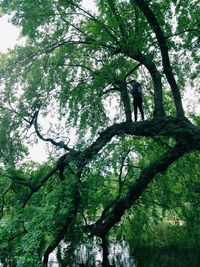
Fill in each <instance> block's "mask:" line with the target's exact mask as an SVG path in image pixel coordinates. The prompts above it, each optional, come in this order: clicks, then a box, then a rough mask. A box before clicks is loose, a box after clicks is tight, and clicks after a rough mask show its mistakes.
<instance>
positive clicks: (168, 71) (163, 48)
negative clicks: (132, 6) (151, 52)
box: [131, 0, 184, 116]
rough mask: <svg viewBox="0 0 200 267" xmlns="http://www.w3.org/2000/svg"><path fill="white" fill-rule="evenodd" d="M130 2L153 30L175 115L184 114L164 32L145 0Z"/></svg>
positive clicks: (132, 0)
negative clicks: (138, 9)
mask: <svg viewBox="0 0 200 267" xmlns="http://www.w3.org/2000/svg"><path fill="white" fill-rule="evenodd" d="M131 2H132V3H136V4H137V5H138V7H139V8H140V10H141V11H142V12H143V14H144V15H145V17H146V19H147V21H148V22H149V24H150V26H151V27H152V30H153V31H154V33H155V35H156V38H157V41H158V45H159V47H160V52H161V56H162V64H163V70H164V73H165V75H166V77H167V80H168V83H169V85H170V87H171V89H172V93H173V97H174V102H175V106H176V112H177V115H178V116H184V110H183V106H182V101H181V95H180V92H179V88H178V85H177V83H176V80H175V78H174V75H173V72H172V67H171V64H170V60H169V54H168V45H167V42H166V39H165V37H164V34H163V32H162V29H161V27H160V25H159V23H158V21H157V19H156V17H155V15H154V13H153V12H152V10H151V9H150V8H149V6H148V5H147V3H146V1H144V0H131Z"/></svg>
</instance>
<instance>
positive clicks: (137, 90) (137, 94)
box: [131, 80, 144, 121]
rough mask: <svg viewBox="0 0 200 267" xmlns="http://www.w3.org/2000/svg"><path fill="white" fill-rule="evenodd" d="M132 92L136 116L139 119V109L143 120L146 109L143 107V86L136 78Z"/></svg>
mask: <svg viewBox="0 0 200 267" xmlns="http://www.w3.org/2000/svg"><path fill="white" fill-rule="evenodd" d="M131 94H132V96H133V107H134V117H135V121H137V114H138V113H137V111H138V109H139V111H140V114H141V117H142V120H144V111H143V107H142V102H143V101H142V87H141V84H140V83H138V82H137V81H136V80H133V81H132V83H131Z"/></svg>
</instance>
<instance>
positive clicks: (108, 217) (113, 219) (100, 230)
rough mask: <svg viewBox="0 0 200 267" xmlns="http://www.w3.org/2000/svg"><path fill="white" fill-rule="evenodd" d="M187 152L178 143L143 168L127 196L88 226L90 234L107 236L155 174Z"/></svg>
mask: <svg viewBox="0 0 200 267" xmlns="http://www.w3.org/2000/svg"><path fill="white" fill-rule="evenodd" d="M186 152H187V149H185V148H184V147H183V146H182V145H181V144H177V145H176V146H174V147H173V148H172V149H171V150H170V151H168V152H167V153H166V154H165V155H163V156H162V157H161V158H160V159H158V160H156V161H154V162H153V163H151V164H150V165H149V166H148V167H146V168H145V169H143V170H142V172H141V174H140V176H139V178H138V179H137V180H136V182H135V183H134V184H133V185H132V186H131V187H130V189H129V190H128V192H127V194H126V195H125V197H123V198H121V199H119V200H118V201H117V202H116V203H115V205H114V207H113V208H112V210H111V211H110V212H109V213H106V214H105V216H101V218H100V220H98V221H97V222H96V223H94V224H92V225H90V226H87V230H88V232H89V233H90V236H94V235H97V236H100V237H103V236H105V235H106V234H107V233H108V231H109V230H110V229H111V228H112V227H113V226H114V225H115V224H116V223H118V222H119V221H120V220H121V217H122V216H123V215H124V213H125V211H126V210H127V209H129V208H130V207H131V206H132V205H133V204H134V203H135V202H136V201H137V200H138V199H139V197H140V196H141V195H142V193H143V192H144V191H145V189H146V188H147V186H148V185H149V184H150V182H151V181H152V180H153V178H154V177H155V175H156V174H158V173H160V172H163V171H165V170H166V169H167V168H168V167H169V166H170V165H171V164H172V163H173V162H175V161H176V160H178V159H179V158H180V157H181V156H183V155H184V154H185V153H186Z"/></svg>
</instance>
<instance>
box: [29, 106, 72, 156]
mask: <svg viewBox="0 0 200 267" xmlns="http://www.w3.org/2000/svg"><path fill="white" fill-rule="evenodd" d="M38 114H39V110H37V111H36V112H35V113H34V115H33V119H34V128H35V132H36V134H37V136H38V137H39V138H40V139H41V140H42V141H45V142H50V143H51V144H52V145H54V146H57V147H60V148H63V149H65V150H67V151H69V152H76V151H75V150H74V149H72V148H69V147H68V146H67V145H65V143H64V142H63V141H60V142H56V141H54V140H53V139H52V138H45V137H43V136H42V135H41V133H40V131H39V128H38Z"/></svg>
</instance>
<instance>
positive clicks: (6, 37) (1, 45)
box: [0, 16, 19, 53]
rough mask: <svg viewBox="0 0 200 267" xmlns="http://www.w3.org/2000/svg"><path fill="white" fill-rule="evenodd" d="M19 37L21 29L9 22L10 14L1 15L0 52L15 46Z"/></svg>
mask: <svg viewBox="0 0 200 267" xmlns="http://www.w3.org/2000/svg"><path fill="white" fill-rule="evenodd" d="M18 38H19V29H18V28H16V27H15V26H13V25H12V24H11V23H9V22H8V16H3V17H0V52H1V53H2V52H3V53H4V52H6V51H7V50H8V49H9V48H13V47H14V46H15V44H16V43H17V39H18Z"/></svg>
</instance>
